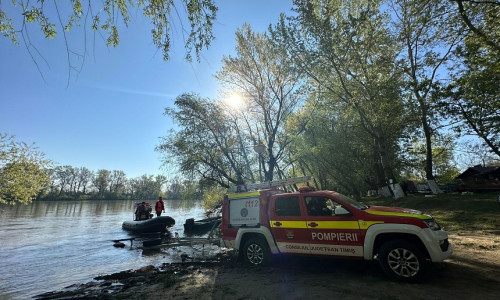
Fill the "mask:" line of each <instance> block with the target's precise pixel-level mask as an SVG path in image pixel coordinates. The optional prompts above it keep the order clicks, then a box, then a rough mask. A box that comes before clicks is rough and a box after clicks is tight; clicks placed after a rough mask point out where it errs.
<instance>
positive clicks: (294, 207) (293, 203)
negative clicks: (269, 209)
mask: <svg viewBox="0 0 500 300" xmlns="http://www.w3.org/2000/svg"><path fill="white" fill-rule="evenodd" d="M274 209H275V213H276V215H277V216H289V217H295V216H300V204H299V197H280V198H277V199H276V202H275V207H274Z"/></svg>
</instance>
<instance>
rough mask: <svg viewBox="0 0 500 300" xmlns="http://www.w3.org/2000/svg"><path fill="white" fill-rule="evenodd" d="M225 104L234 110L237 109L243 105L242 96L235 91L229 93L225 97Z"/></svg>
mask: <svg viewBox="0 0 500 300" xmlns="http://www.w3.org/2000/svg"><path fill="white" fill-rule="evenodd" d="M225 102H226V104H227V105H228V106H229V107H231V108H232V109H234V110H239V109H241V108H242V107H243V105H244V100H243V98H242V97H241V96H240V95H239V94H237V93H231V94H230V95H229V97H227V98H226V99H225Z"/></svg>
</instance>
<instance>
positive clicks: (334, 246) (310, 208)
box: [303, 195, 363, 257]
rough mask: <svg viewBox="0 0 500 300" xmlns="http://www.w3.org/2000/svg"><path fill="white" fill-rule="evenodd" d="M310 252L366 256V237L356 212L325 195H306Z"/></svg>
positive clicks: (304, 199)
mask: <svg viewBox="0 0 500 300" xmlns="http://www.w3.org/2000/svg"><path fill="white" fill-rule="evenodd" d="M303 203H304V204H305V206H306V211H307V231H308V234H307V238H308V240H309V248H310V251H311V254H315V255H333V256H353V257H363V238H362V236H361V234H360V229H359V224H358V220H357V218H356V216H354V215H353V214H352V213H351V212H349V211H348V210H347V208H346V206H343V205H342V204H341V203H339V202H337V201H335V200H334V199H331V198H328V197H324V196H307V195H304V196H303Z"/></svg>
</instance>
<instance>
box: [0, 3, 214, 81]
mask: <svg viewBox="0 0 500 300" xmlns="http://www.w3.org/2000/svg"><path fill="white" fill-rule="evenodd" d="M179 2H180V3H179ZM179 2H177V3H176V2H175V1H174V0H162V1H152V0H149V1H147V0H146V1H144V0H141V1H127V0H118V1H117V0H104V1H91V0H87V1H82V0H74V1H71V2H66V1H62V2H59V1H50V2H49V1H26V0H19V1H12V7H9V8H8V9H5V8H3V7H1V6H0V33H1V34H2V35H3V36H4V37H5V38H8V39H10V40H11V41H12V42H13V43H14V44H18V43H19V35H20V36H21V42H22V43H23V44H24V45H25V47H26V49H27V51H28V53H29V55H30V56H31V57H32V59H33V61H34V63H35V65H36V67H37V68H38V62H37V60H36V59H35V57H36V56H37V55H40V51H39V50H38V49H36V47H35V45H33V43H32V41H31V29H32V27H34V26H35V25H37V26H39V28H40V29H41V31H42V34H43V35H44V36H45V37H46V38H47V39H53V38H55V37H56V36H57V35H58V33H60V32H62V36H63V39H64V42H65V45H66V51H67V58H66V59H67V60H68V67H69V69H70V71H71V69H74V70H79V69H81V66H75V65H73V64H72V56H76V57H77V58H78V59H79V61H81V62H82V64H83V61H84V59H85V56H86V52H87V49H86V48H87V46H86V43H87V35H86V34H85V37H84V40H83V44H84V49H83V50H80V51H79V50H75V49H74V48H73V46H72V45H70V42H69V37H68V35H69V32H70V31H71V30H74V28H75V27H80V26H82V27H83V30H85V31H86V30H89V29H90V30H92V31H93V32H94V39H95V35H96V34H98V35H101V36H104V38H105V40H106V45H107V46H113V47H116V46H117V45H118V44H119V42H120V37H119V32H120V30H121V29H120V28H119V27H120V26H119V25H120V22H122V23H123V25H124V26H128V25H129V24H130V23H131V18H130V16H131V15H133V13H134V12H135V10H138V11H142V14H143V16H144V17H146V18H149V19H150V20H151V24H152V26H153V27H152V29H151V35H152V40H153V43H154V44H155V45H156V47H158V49H159V50H160V51H162V53H163V59H164V60H168V59H169V53H170V46H171V38H170V35H171V31H172V27H173V26H175V23H174V24H173V20H175V17H176V18H177V19H178V21H179V23H180V28H181V31H182V34H183V37H184V34H187V38H185V47H186V59H187V60H189V61H190V60H191V59H192V54H191V53H192V52H193V51H194V52H195V55H196V57H197V58H198V59H199V57H200V52H201V50H202V49H203V48H207V47H208V46H209V45H210V43H211V42H212V40H213V39H214V37H213V35H212V26H213V22H214V21H215V19H216V13H217V7H216V6H215V4H214V1H213V0H182V1H179ZM174 16H175V17H174ZM184 18H186V19H187V20H188V22H189V27H190V28H189V29H187V28H186V27H185V26H184V24H183V20H184ZM82 22H83V24H82ZM85 33H86V32H85ZM38 70H39V71H40V69H39V68H38ZM40 74H41V73H40Z"/></svg>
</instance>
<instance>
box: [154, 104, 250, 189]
mask: <svg viewBox="0 0 500 300" xmlns="http://www.w3.org/2000/svg"><path fill="white" fill-rule="evenodd" d="M175 107H176V108H174V109H171V108H166V109H165V114H166V115H168V116H169V117H171V118H172V119H173V120H174V122H176V123H177V124H178V127H179V128H180V129H179V130H178V131H177V132H174V131H171V132H170V133H169V135H167V136H165V137H163V138H162V142H161V143H160V145H159V146H157V148H156V150H157V151H158V152H160V153H162V154H163V158H162V159H163V163H164V165H168V164H172V162H174V163H173V164H174V165H177V166H179V169H180V172H181V173H183V174H185V175H186V177H188V178H198V179H201V180H205V181H207V182H211V183H212V184H218V185H221V186H223V187H226V188H227V187H229V184H230V183H231V184H243V183H244V176H245V164H244V159H243V157H242V156H241V152H240V151H239V149H241V148H240V146H241V145H240V143H239V136H238V135H237V134H236V132H235V131H234V128H233V127H231V124H229V122H228V119H227V118H226V117H225V115H224V112H223V110H222V109H221V107H220V106H219V105H217V104H216V103H214V102H212V101H210V100H208V99H203V98H200V97H199V96H198V95H195V94H183V95H180V96H178V97H177V99H176V100H175Z"/></svg>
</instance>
